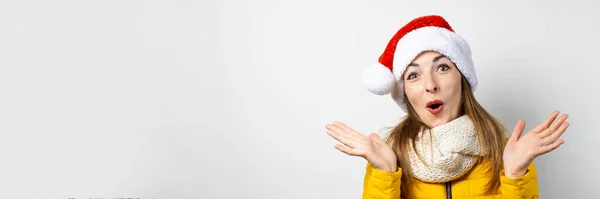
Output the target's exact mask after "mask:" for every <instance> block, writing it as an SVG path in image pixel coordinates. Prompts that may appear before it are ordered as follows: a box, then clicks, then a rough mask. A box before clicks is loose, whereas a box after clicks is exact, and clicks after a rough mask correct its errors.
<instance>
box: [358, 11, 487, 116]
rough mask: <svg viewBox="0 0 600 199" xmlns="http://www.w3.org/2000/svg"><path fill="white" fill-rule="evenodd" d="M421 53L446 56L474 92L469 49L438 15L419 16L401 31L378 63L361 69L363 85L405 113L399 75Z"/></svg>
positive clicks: (474, 82)
mask: <svg viewBox="0 0 600 199" xmlns="http://www.w3.org/2000/svg"><path fill="white" fill-rule="evenodd" d="M424 51H436V52H439V53H440V54H443V55H445V56H446V57H448V58H449V59H450V60H451V61H452V62H454V64H456V67H457V68H458V70H459V71H460V72H461V73H462V74H463V76H464V77H465V78H466V79H467V81H468V82H469V84H470V85H471V89H472V91H475V88H476V87H477V76H476V73H475V67H474V66H473V60H472V58H471V48H470V47H469V44H468V43H467V41H466V40H465V39H464V38H462V37H461V36H460V35H458V34H456V33H455V32H454V30H453V29H452V27H450V24H448V22H447V21H446V20H445V19H444V18H443V17H441V16H438V15H428V16H422V17H418V18H416V19H413V20H412V21H410V22H409V23H407V24H406V25H404V27H402V28H400V30H398V32H396V34H395V35H394V37H392V39H391V40H390V42H389V43H388V45H387V47H386V48H385V51H383V53H382V54H381V56H380V57H379V63H376V64H373V65H371V66H370V67H367V68H365V69H364V71H363V75H362V81H363V84H364V85H365V87H366V88H367V90H369V91H370V92H371V93H374V94H377V95H385V94H388V93H390V92H391V93H392V98H393V99H394V101H396V103H397V104H398V106H400V108H402V109H403V110H404V111H405V112H406V103H405V102H404V86H403V83H402V82H403V81H402V79H401V78H402V74H403V73H404V70H405V69H406V67H407V66H408V64H410V63H411V62H412V61H413V60H414V59H415V58H416V57H417V56H418V55H419V54H421V53H422V52H424Z"/></svg>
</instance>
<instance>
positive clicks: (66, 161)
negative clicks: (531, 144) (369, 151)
mask: <svg viewBox="0 0 600 199" xmlns="http://www.w3.org/2000/svg"><path fill="white" fill-rule="evenodd" d="M568 2H570V3H567V1H563V3H557V2H551V1H537V2H533V1H529V2H525V1H512V2H511V1H496V2H488V1H414V0H413V1H389V0H388V1H355V0H350V1H342V0H329V1H317V0H305V1H276V0H251V1H248V0H223V1H216V0H214V1H192V0H185V1H183V0H182V1H175V0H170V1H166V0H164V1H156V0H110V1H109V0H70V1H67V0H54V1H44V0H30V1H17V0H14V1H8V0H7V1H1V2H0V95H1V96H0V133H1V134H0V135H1V136H0V160H1V162H0V187H2V190H1V191H0V198H49V199H50V198H51V199H55V198H56V199H65V198H68V197H77V198H85V197H88V198H89V197H144V198H157V199H166V198H206V199H213V198H215V199H219V198H272V199H275V198H360V195H361V193H362V181H363V175H364V166H365V163H366V162H365V161H364V160H363V159H360V158H356V157H349V156H346V155H345V154H342V153H341V152H338V151H337V150H335V149H334V147H333V146H334V144H335V143H336V141H335V140H333V139H332V138H330V137H329V136H327V134H326V131H325V128H324V126H325V124H327V123H331V122H333V121H336V120H337V121H342V122H344V123H346V124H348V125H349V126H351V127H353V128H355V129H356V130H358V131H360V132H362V133H364V134H368V133H370V132H374V131H376V130H378V129H380V128H381V127H382V126H384V125H389V124H391V123H392V122H394V121H396V120H397V119H398V118H399V117H400V116H402V115H403V113H402V111H401V110H400V109H399V108H398V107H397V106H396V104H395V103H394V102H393V100H392V99H391V97H390V96H389V95H388V96H376V95H373V94H370V93H369V92H368V91H367V90H366V89H364V88H363V85H362V83H361V81H360V75H361V73H362V70H363V68H364V67H365V66H368V65H370V64H372V63H376V62H377V58H378V57H379V55H380V53H381V52H382V51H383V50H384V49H385V46H386V45H387V42H388V41H389V39H390V38H391V37H392V35H393V34H394V33H395V32H396V31H397V30H398V29H399V28H400V27H401V26H402V25H404V24H405V23H406V22H408V21H409V20H410V19H412V18H414V17H418V16H421V15H426V14H440V15H443V16H444V17H445V18H446V19H447V20H448V21H449V22H450V24H451V25H452V26H453V28H454V29H455V30H456V32H457V33H459V34H461V35H462V36H463V37H465V38H466V39H467V41H468V42H469V43H470V45H471V47H472V50H473V56H474V57H473V58H474V60H475V64H476V69H477V74H478V77H479V81H480V84H479V87H478V90H477V91H476V92H475V95H476V97H477V99H478V100H479V102H480V103H481V104H483V105H484V107H485V108H486V109H487V110H488V111H490V112H491V113H492V114H493V115H495V116H496V117H498V118H499V119H500V120H501V121H502V122H503V123H504V124H505V125H506V126H507V128H508V129H512V128H513V127H514V125H515V123H516V121H517V120H519V119H524V120H525V121H527V122H528V126H527V127H526V130H528V129H530V128H531V127H532V126H535V125H537V124H538V123H540V122H541V121H542V120H543V119H544V118H546V117H547V115H549V114H550V113H551V111H553V110H559V111H561V112H566V113H568V114H570V116H571V117H570V119H569V121H570V122H571V127H570V128H569V129H568V131H567V133H566V134H565V135H564V136H563V138H564V139H565V140H566V143H565V144H564V145H563V146H561V147H560V148H559V149H558V150H556V151H554V152H553V153H551V154H548V155H546V156H542V157H539V158H538V159H536V160H535V162H536V164H537V166H538V170H539V175H540V176H539V185H540V194H541V198H547V199H562V198H600V194H599V191H598V188H599V187H600V186H599V185H600V183H599V182H598V178H600V171H599V170H598V168H600V159H599V157H600V156H599V155H598V151H599V150H600V146H599V145H598V140H600V135H599V133H600V132H599V131H598V126H597V123H598V121H600V117H599V116H598V111H600V108H598V98H599V97H600V96H599V94H598V92H599V89H600V80H599V74H600V73H599V72H600V70H599V69H598V68H599V67H600V66H599V65H600V64H599V63H600V61H599V60H598V47H599V46H600V38H599V37H598V35H600V26H598V19H600V13H598V10H597V8H598V6H599V5H598V4H597V3H594V1H591V0H590V1H587V2H585V1H568Z"/></svg>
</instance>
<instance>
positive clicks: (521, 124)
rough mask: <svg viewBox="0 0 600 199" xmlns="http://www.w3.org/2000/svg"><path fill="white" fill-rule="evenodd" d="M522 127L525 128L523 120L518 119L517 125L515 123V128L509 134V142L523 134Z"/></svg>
mask: <svg viewBox="0 0 600 199" xmlns="http://www.w3.org/2000/svg"><path fill="white" fill-rule="evenodd" d="M523 129H525V121H523V120H519V121H518V122H517V125H515V129H514V130H513V133H512V135H511V136H510V139H509V140H508V141H509V142H514V141H517V140H519V138H520V137H521V134H523Z"/></svg>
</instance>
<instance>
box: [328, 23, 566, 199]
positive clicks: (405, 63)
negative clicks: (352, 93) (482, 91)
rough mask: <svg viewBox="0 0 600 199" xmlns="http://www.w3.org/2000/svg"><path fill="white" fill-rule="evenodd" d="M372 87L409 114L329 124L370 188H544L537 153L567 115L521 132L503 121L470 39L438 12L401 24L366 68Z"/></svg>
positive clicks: (462, 196) (527, 191)
mask: <svg viewBox="0 0 600 199" xmlns="http://www.w3.org/2000/svg"><path fill="white" fill-rule="evenodd" d="M363 82H364V83H365V86H366V88H367V89H368V90H369V91H371V92H373V93H375V94H379V95H384V94H388V93H391V95H392V98H393V99H394V101H396V102H397V104H398V105H399V106H400V107H401V108H402V109H403V110H404V111H405V112H406V113H407V116H406V117H405V118H404V119H403V120H402V121H401V122H400V123H399V124H398V125H397V126H395V127H394V128H393V129H391V130H390V131H388V132H387V136H385V138H386V139H385V141H383V140H382V139H381V138H380V137H379V136H378V135H377V134H374V133H372V134H370V135H369V136H364V135H363V134H361V133H359V132H356V131H354V130H353V129H351V128H349V127H348V126H346V125H344V124H342V123H340V122H334V123H333V124H327V125H326V128H327V129H328V131H327V133H328V134H329V135H330V136H331V137H333V138H335V139H336V140H338V141H340V142H341V143H342V144H343V145H342V144H336V145H335V148H336V149H338V150H340V151H341V152H343V153H346V154H348V155H352V156H360V157H363V158H365V159H366V160H367V162H368V163H367V166H366V175H365V178H364V191H363V196H362V197H363V198H390V199H392V198H393V199H399V198H403V199H414V198H454V199H467V198H469V199H474V198H481V199H487V198H502V199H508V198H522V199H532V198H538V183H537V173H536V170H535V166H534V164H533V160H534V158H536V157H538V156H540V155H542V154H546V153H548V152H550V151H552V150H554V149H556V148H557V147H558V146H560V145H561V144H562V143H564V141H563V140H561V139H559V137H560V136H561V135H562V134H563V133H564V132H565V130H566V129H567V127H568V126H569V123H568V122H565V121H566V119H567V117H568V115H566V114H563V115H561V116H558V115H559V112H558V111H554V112H552V113H551V114H550V116H549V117H548V118H547V119H546V120H545V121H544V122H542V123H541V124H539V125H538V126H536V127H535V128H534V129H532V130H531V131H530V132H528V133H526V134H524V135H523V136H521V135H522V132H523V129H524V127H525V122H524V121H519V122H518V123H517V124H516V126H515V128H514V130H513V132H512V135H511V136H510V138H506V137H505V134H504V133H505V128H504V127H503V125H502V124H501V123H500V122H499V121H498V120H496V119H495V118H494V117H493V116H492V115H490V114H489V113H488V112H487V111H486V110H485V109H484V108H483V107H482V106H481V105H480V104H479V103H478V102H477V100H476V99H475V97H474V96H473V91H474V90H475V88H476V87H477V76H476V73H475V68H474V65H473V61H472V59H471V50H470V47H469V45H468V44H467V42H466V41H465V40H464V39H463V38H462V37H461V36H459V35H458V34H456V33H455V32H454V30H453V29H452V28H451V27H450V25H449V24H448V23H447V22H446V20H445V19H444V18H442V17H441V16H435V15H432V16H423V17H419V18H416V19H413V20H412V21H410V22H409V23H408V24H406V25H405V26H404V27H402V28H401V29H400V30H399V31H398V32H397V33H396V34H395V35H394V37H393V38H392V39H391V40H390V42H389V44H388V46H387V48H386V50H385V51H384V53H383V54H382V55H381V57H380V58H379V63H378V64H376V65H374V66H372V67H368V68H366V69H365V72H364V74H363Z"/></svg>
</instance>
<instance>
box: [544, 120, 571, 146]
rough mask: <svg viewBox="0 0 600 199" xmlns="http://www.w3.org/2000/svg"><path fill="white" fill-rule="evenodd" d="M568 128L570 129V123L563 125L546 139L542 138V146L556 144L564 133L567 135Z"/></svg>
mask: <svg viewBox="0 0 600 199" xmlns="http://www.w3.org/2000/svg"><path fill="white" fill-rule="evenodd" d="M567 128H569V122H565V123H563V124H562V125H560V127H559V128H558V130H557V131H555V132H554V133H553V134H551V135H549V136H547V137H545V138H542V145H549V144H552V143H554V142H555V141H556V140H558V138H559V137H560V136H562V134H563V133H565V131H566V130H567Z"/></svg>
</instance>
